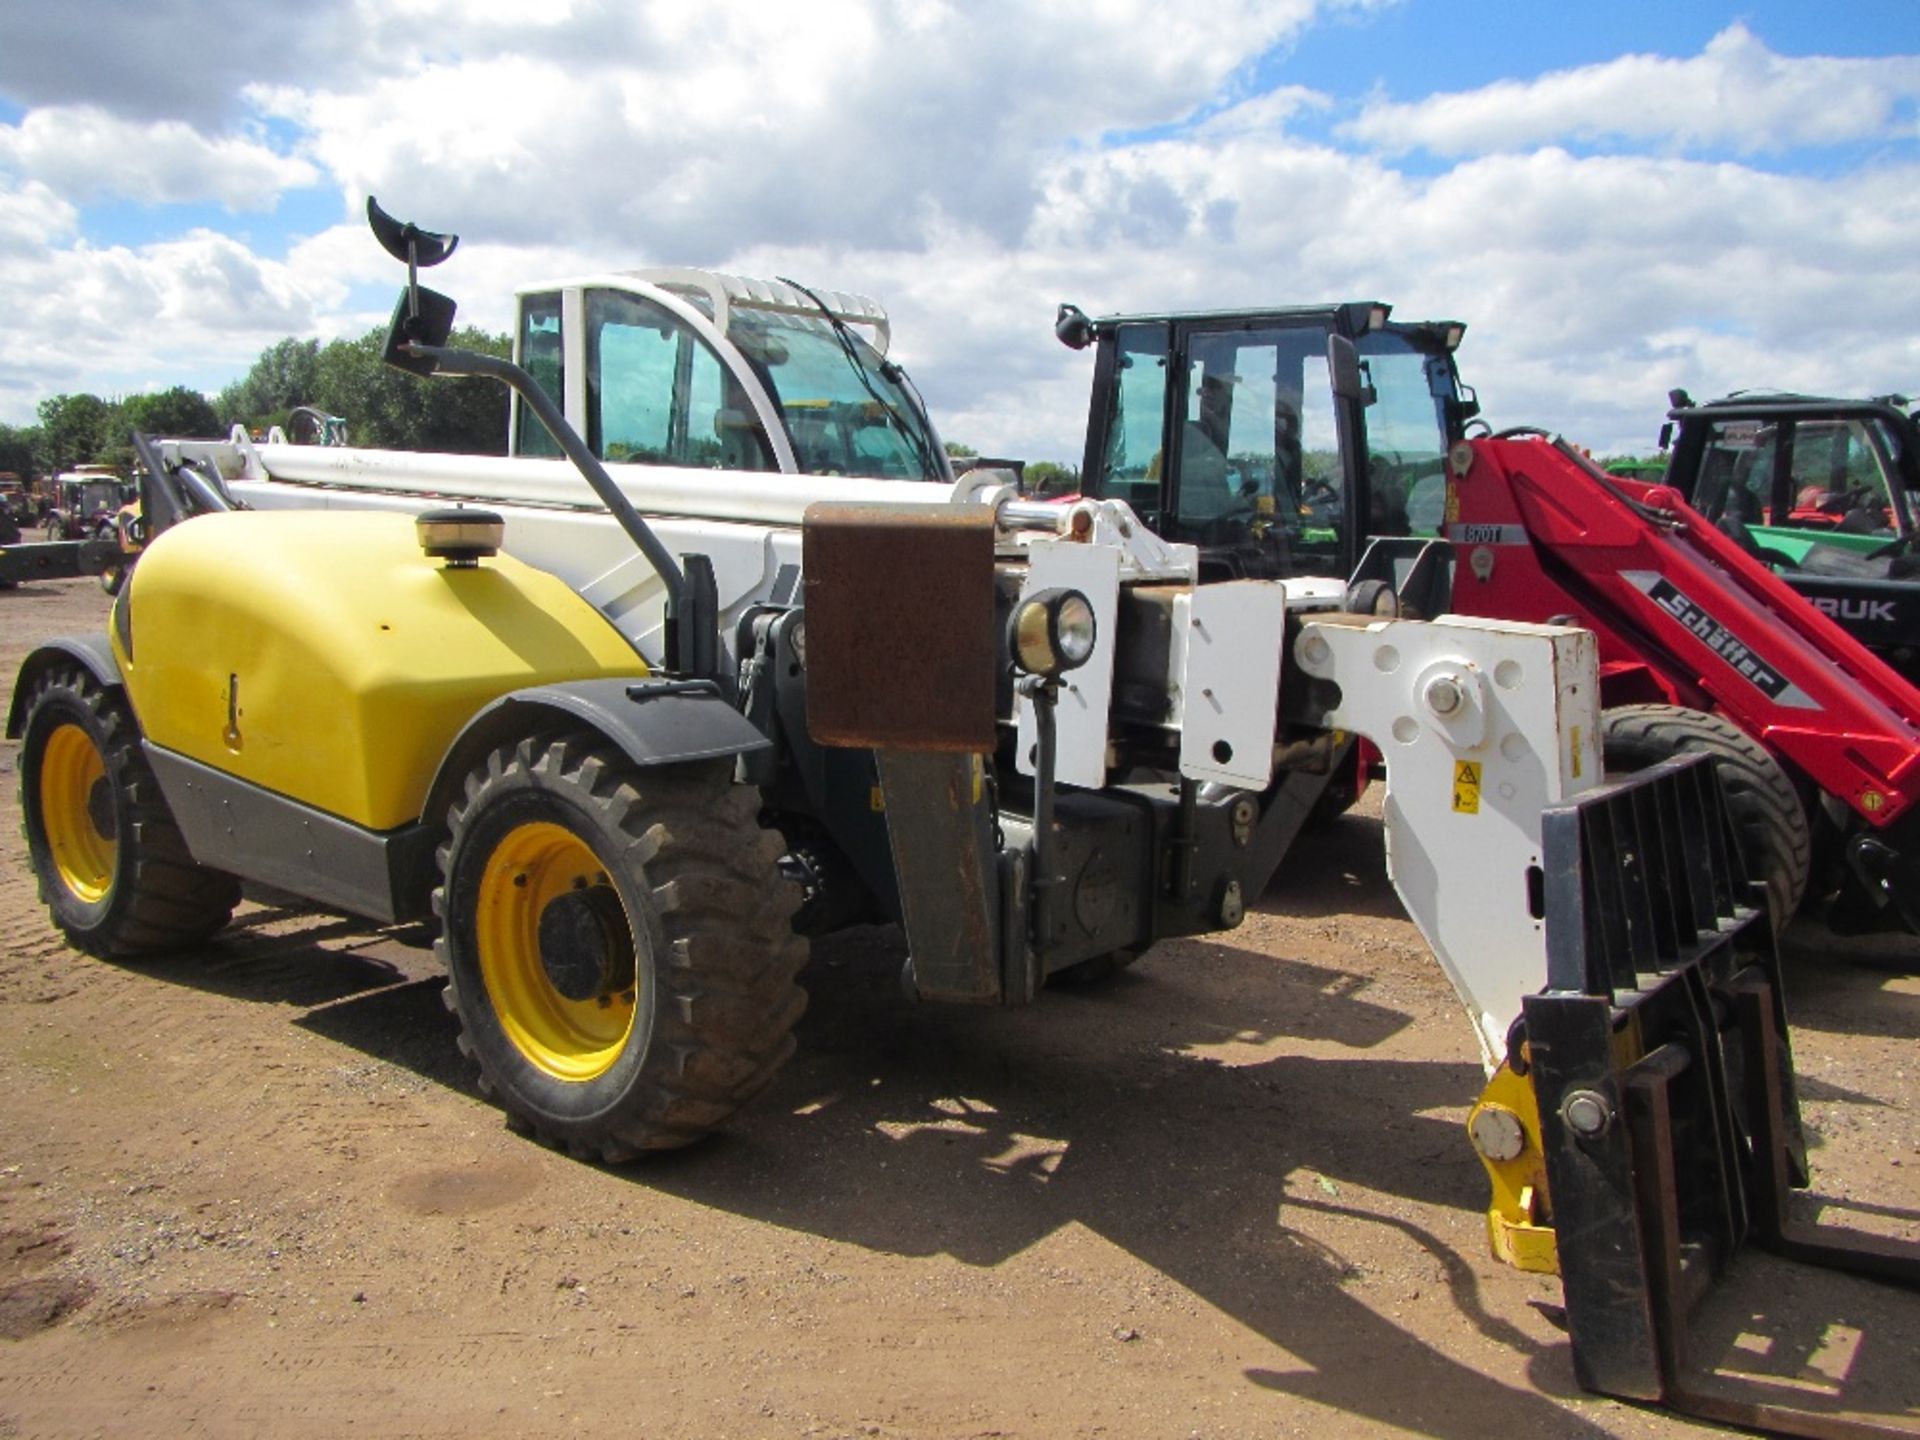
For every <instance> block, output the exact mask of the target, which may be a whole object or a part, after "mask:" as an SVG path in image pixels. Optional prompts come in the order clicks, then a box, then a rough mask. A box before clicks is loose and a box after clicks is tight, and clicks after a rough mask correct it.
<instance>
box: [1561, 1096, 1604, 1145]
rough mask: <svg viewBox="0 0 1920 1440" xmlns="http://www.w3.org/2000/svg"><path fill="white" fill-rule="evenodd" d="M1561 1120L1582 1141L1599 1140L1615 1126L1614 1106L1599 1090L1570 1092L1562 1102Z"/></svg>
mask: <svg viewBox="0 0 1920 1440" xmlns="http://www.w3.org/2000/svg"><path fill="white" fill-rule="evenodd" d="M1560 1118H1561V1120H1563V1121H1565V1122H1566V1126H1567V1128H1568V1129H1569V1130H1571V1131H1573V1133H1574V1134H1575V1135H1578V1136H1579V1137H1580V1138H1581V1139H1582V1140H1597V1139H1599V1138H1600V1137H1601V1136H1602V1135H1604V1134H1606V1133H1607V1129H1608V1127H1609V1126H1611V1125H1612V1124H1613V1106H1612V1104H1611V1103H1610V1102H1609V1101H1608V1100H1607V1097H1606V1096H1604V1095H1602V1094H1601V1093H1600V1092H1599V1091H1598V1090H1570V1091H1568V1092H1567V1097H1566V1098H1565V1099H1564V1100H1562V1101H1561V1102H1560Z"/></svg>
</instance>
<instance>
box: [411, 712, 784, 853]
mask: <svg viewBox="0 0 1920 1440" xmlns="http://www.w3.org/2000/svg"><path fill="white" fill-rule="evenodd" d="M543 715H544V717H546V718H548V719H550V720H551V721H555V722H559V723H561V724H565V725H572V726H578V727H583V728H587V729H591V730H595V731H597V732H598V733H600V734H601V735H604V736H606V738H607V739H608V740H610V741H612V742H613V743H614V744H615V745H618V746H619V747H620V749H621V750H622V751H623V752H625V754H626V756H627V758H628V759H629V760H631V761H632V762H633V763H634V764H635V765H637V766H640V767H641V768H643V769H644V768H647V767H649V766H654V765H674V764H685V763H690V762H694V761H700V760H720V759H727V758H730V757H732V756H736V755H747V754H751V753H753V752H754V751H757V750H764V749H766V748H767V747H768V746H769V745H771V744H772V743H773V742H772V741H770V740H769V739H768V738H767V737H766V736H765V735H763V734H761V733H760V731H758V730H757V729H755V728H754V726H753V722H752V721H750V720H748V719H747V718H746V716H744V715H742V714H741V713H740V712H739V711H738V710H736V709H734V708H733V706H732V705H730V704H728V703H727V701H726V699H725V697H724V696H722V695H721V693H720V689H719V687H718V686H717V685H715V684H714V683H713V682H712V681H710V680H665V679H633V678H631V677H629V678H625V679H610V680H573V681H567V682H564V683H561V684H554V685H535V686H532V687H530V688H528V689H525V690H516V691H514V692H513V693H512V694H509V695H503V696H501V697H500V698H499V699H498V700H496V701H494V702H493V703H492V704H491V705H488V706H487V707H486V708H485V709H483V710H481V711H480V712H479V713H478V714H477V715H475V716H474V717H473V719H472V720H470V721H468V722H467V726H466V728H465V729H464V730H462V731H461V732H460V734H459V736H458V737H457V738H456V739H455V740H454V742H453V744H452V745H451V746H450V747H449V748H448V750H447V754H446V758H445V759H444V760H442V761H441V762H440V769H439V771H438V773H437V774H436V775H435V776H434V780H433V787H432V789H431V790H429V791H428V794H427V804H426V808H425V809H424V810H423V811H422V812H421V816H422V819H424V820H428V821H432V820H434V819H437V818H439V817H443V816H444V815H445V814H446V811H447V808H448V807H449V806H450V805H451V804H452V803H453V799H454V796H455V794H456V793H457V787H458V786H459V785H460V783H461V781H462V780H463V779H465V777H466V775H467V772H468V771H470V770H471V769H472V768H473V767H474V766H475V765H477V764H479V763H480V761H481V760H482V759H484V758H485V757H486V754H487V752H488V751H490V750H492V749H493V748H495V747H496V746H498V745H501V744H504V743H506V742H507V741H508V740H511V739H517V738H519V737H520V736H523V735H527V734H530V733H532V732H533V731H534V730H536V729H538V728H540V724H539V722H540V720H541V719H542V718H543Z"/></svg>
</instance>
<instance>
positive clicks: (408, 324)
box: [380, 287, 458, 375]
mask: <svg viewBox="0 0 1920 1440" xmlns="http://www.w3.org/2000/svg"><path fill="white" fill-rule="evenodd" d="M416 304H417V305H418V306H419V313H418V314H415V313H414V306H415V305H416ZM457 308H458V307H457V306H455V304H454V302H453V299H452V297H451V296H447V295H442V294H441V293H440V292H439V291H437V290H427V289H423V288H420V287H413V288H411V289H407V290H402V291H401V292H400V298H399V299H398V300H397V301H395V302H394V306H393V319H392V320H390V321H389V322H388V323H387V343H386V345H385V347H384V348H383V349H382V350H381V351H380V358H381V360H382V361H384V362H385V363H386V364H388V365H391V366H393V367H394V368H395V369H396V370H406V371H408V372H410V373H412V374H414V375H431V374H433V372H434V371H435V369H436V368H438V363H439V362H437V361H436V360H435V359H434V358H433V357H432V356H431V355H421V354H418V353H416V352H414V351H412V350H410V349H408V348H407V346H408V345H410V344H420V345H431V346H434V347H435V348H439V347H441V346H444V345H445V344H446V343H447V340H448V337H450V336H451V335H452V334H453V314H454V311H455V310H456V309H457Z"/></svg>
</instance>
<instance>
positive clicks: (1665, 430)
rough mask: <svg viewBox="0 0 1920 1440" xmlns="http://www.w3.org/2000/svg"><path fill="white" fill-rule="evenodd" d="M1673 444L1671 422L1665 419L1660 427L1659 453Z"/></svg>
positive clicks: (1663, 452) (1662, 452) (1664, 451)
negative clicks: (1664, 422)
mask: <svg viewBox="0 0 1920 1440" xmlns="http://www.w3.org/2000/svg"><path fill="white" fill-rule="evenodd" d="M1672 446H1673V422H1672V421H1671V420H1669V421H1667V423H1666V424H1664V425H1662V426H1661V427H1660V453H1661V454H1662V455H1664V454H1666V453H1667V451H1668V450H1669V449H1671V448H1672Z"/></svg>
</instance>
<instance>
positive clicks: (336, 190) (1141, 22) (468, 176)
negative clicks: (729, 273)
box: [0, 0, 1920, 458]
mask: <svg viewBox="0 0 1920 1440" xmlns="http://www.w3.org/2000/svg"><path fill="white" fill-rule="evenodd" d="M81 10H82V7H74V6H71V5H68V4H63V3H56V0H14V3H13V4H12V5H10V6H9V7H8V8H7V9H6V11H5V12H4V16H3V17H0V422H8V423H21V422H25V421H29V420H31V418H32V416H33V412H34V407H35V405H36V404H37V403H38V401H39V400H40V399H42V398H44V397H45V396H47V395H50V394H55V393H60V392H63V391H70V390H93V391H96V392H97V393H103V394H116V393H126V392H129V391H132V390H138V389H142V388H151V387H158V386H164V385H168V384H173V383H188V384H192V385H195V386H198V387H201V388H204V389H207V390H215V389H217V388H218V387H219V386H220V385H222V384H224V383H226V382H227V381H229V380H231V379H233V378H234V377H235V376H237V375H238V374H239V373H241V372H242V371H244V369H245V367H246V365H247V364H248V363H249V362H250V360H251V359H252V358H253V356H255V355H256V354H258V352H259V351H260V350H261V349H262V348H264V347H265V346H266V345H268V344H271V343H273V342H274V341H275V340H277V339H279V338H281V337H282V336H285V335H288V334H296V335H302V336H306V335H314V336H319V337H322V338H330V337H332V336H336V335H355V334H358V333H361V332H363V331H364V330H365V329H366V328H367V327H369V326H370V325H371V324H373V323H375V321H376V320H377V319H378V318H380V316H381V313H382V312H383V311H384V309H385V306H386V297H387V295H388V294H389V293H390V291H391V287H392V284H393V279H394V276H393V275H392V273H390V270H389V267H388V264H387V262H386V261H385V260H384V258H383V257H381V256H380V255H379V254H378V252H377V251H376V250H375V248H374V246H373V245H372V242H371V240H370V239H369V238H368V237H367V236H366V235H365V232H364V229H362V228H361V227H360V226H359V224H358V222H357V221H356V220H355V218H354V216H355V215H356V214H357V212H358V210H359V207H360V205H361V203H362V201H363V198H364V196H365V195H366V194H367V193H368V192H370V191H371V192H374V193H378V194H379V195H380V196H381V198H382V200H383V201H384V202H385V203H387V204H388V205H389V206H391V207H392V208H394V209H396V210H397V211H399V212H401V213H405V214H408V215H411V216H414V217H416V218H418V219H420V220H421V221H422V222H423V223H426V224H430V225H435V226H439V227H443V228H449V229H454V230H458V231H460V232H461V233H462V234H463V235H464V237H465V239H466V242H467V243H466V245H465V246H464V247H463V250H462V252H461V254H460V256H459V257H457V259H456V262H455V263H454V264H453V265H450V266H449V267H448V271H447V272H445V279H446V281H447V283H448V285H449V286H450V288H453V289H454V291H455V293H457V294H458V295H459V296H460V297H461V299H462V303H463V313H464V314H465V315H467V316H468V317H469V318H471V319H474V320H476V321H478V322H480V323H483V324H490V325H493V326H495V327H500V328H503V327H504V326H505V324H506V323H507V320H508V316H509V314H510V305H511V298H510V297H511V293H512V291H513V289H514V288H515V287H516V286H517V285H520V284H525V283H529V282H532V281H535V280H538V279H541V278H543V277H548V276H552V275H554V274H557V273H563V272H568V271H578V270H581V269H587V268H597V267H612V268H626V267H630V266H634V265H640V264H658V263H689V264H712V265H717V266H721V267H724V268H733V269H737V270H741V271H744V272H746V273H776V272H777V273H783V274H798V275H801V276H803V277H810V278H812V279H815V280H817V281H818V282H819V283H822V284H826V285H831V286H833V287H835V288H840V289H848V290H860V291H865V292H867V293H870V294H873V295H875V296H876V297H878V298H879V299H881V300H882V301H883V303H885V304H887V305H888V307H889V308H890V309H891V310H892V311H893V312H894V314H895V334H896V337H897V338H896V350H897V353H898V354H899V355H900V356H901V357H902V358H903V359H905V360H906V361H907V363H908V364H909V365H910V366H911V367H912V368H913V369H914V370H915V372H916V374H917V376H918V378H919V380H920V383H921V387H922V389H923V390H924V391H925V392H926V394H927V397H928V400H929V402H930V404H931V405H932V408H933V410H934V413H935V416H936V419H937V420H939V421H940V423H941V425H942V428H943V430H944V431H945V432H946V433H947V434H948V435H950V436H952V437H955V438H960V439H964V440H966V441H968V442H969V443H972V444H975V445H977V446H979V447H981V448H983V449H990V450H993V451H995V452H997V453H1013V454H1025V455H1028V456H1031V457H1033V458H1074V457H1075V456H1076V455H1077V451H1078V448H1079V439H1080V428H1081V424H1082V421H1083V416H1084V406H1085V386H1086V379H1087V377H1086V375H1085V373H1084V366H1085V361H1084V357H1076V356H1073V355H1070V354H1068V353H1066V352H1063V351H1061V350H1059V348H1058V347H1057V346H1055V345H1054V344H1053V342H1052V340H1051V337H1050V321H1051V315H1052V309H1053V305H1054V303H1055V302H1056V301H1058V300H1060V299H1063V298H1072V299H1075V300H1076V301H1078V302H1079V303H1082V304H1083V305H1085V306H1086V307H1087V308H1088V309H1090V310H1096V311H1099V310H1107V311H1113V310H1140V309H1150V308H1174V307H1183V306H1194V307H1199V306H1219V305H1248V304H1258V303H1266V302H1272V303H1276V304H1279V303H1298V302H1305V301H1311V300H1320V299H1326V298H1347V297H1351V296H1355V295H1367V296H1379V297H1381V298H1386V299H1389V300H1393V301H1395V302H1396V303H1397V304H1398V305H1400V307H1401V308H1402V311H1403V313H1412V312H1420V313H1446V314H1449V315H1458V316H1461V317H1463V318H1465V319H1467V320H1468V322H1469V324H1470V327H1471V328H1470V331H1469V337H1468V341H1467V344H1466V346H1465V348H1464V349H1463V350H1462V352H1461V356H1460V359H1461V363H1462V366H1463V368H1464V369H1465V370H1466V372H1467V373H1468V375H1469V378H1470V379H1472V380H1473V381H1474V382H1475V383H1476V384H1477V385H1478V387H1479V389H1480V392H1481V395H1482V397H1483V399H1485V400H1486V402H1487V404H1488V408H1489V411H1490V413H1491V414H1492V415H1493V416H1494V417H1495V418H1496V419H1497V420H1499V421H1501V422H1503V423H1535V424H1542V425H1548V426H1552V427H1555V428H1562V429H1565V430H1566V431H1567V432H1568V433H1569V434H1571V435H1574V436H1575V437H1576V438H1580V439H1582V440H1584V441H1586V442H1587V443H1590V444H1594V445H1597V446H1601V447H1608V448H1611V447H1613V446H1616V445H1623V444H1628V443H1635V437H1641V436H1646V435H1650V433H1651V431H1652V429H1653V427H1654V426H1655V425H1657V421H1658V415H1657V408H1658V397H1659V396H1661V395H1662V394H1664V391H1665V389H1666V388H1668V387H1669V386H1671V385H1685V386H1686V387H1687V388H1689V389H1691V390H1692V391H1693V392H1694V393H1695V394H1710V393H1717V392H1719V391H1723V390H1726V389H1732V388H1744V387H1752V386H1759V385H1784V386H1792V387H1795V388H1803V389H1825V390H1833V391H1846V392H1865V391H1872V390H1888V389H1902V388H1904V389H1908V390H1912V389H1915V388H1920V339H1916V338H1915V337H1920V284H1916V283H1915V281H1916V279H1920V276H1916V274H1915V270H1916V268H1920V261H1917V260H1916V259H1915V258H1913V253H1914V250H1915V246H1914V244H1913V237H1914V236H1915V235H1916V233H1920V224H1916V221H1920V213H1917V207H1920V199H1917V198H1916V197H1920V183H1916V182H1920V104H1917V102H1920V23H1916V22H1917V21H1920V4H1916V3H1915V0H1868V3H1855V4H1837V5H1826V6H1813V5H1808V4H1804V3H1799V4H1784V3H1768V4H1758V5H1754V4H1749V5H1742V6H1732V5H1722V4H1709V3H1695V4H1675V3H1666V4H1658V5H1656V4H1649V3H1638V0H1625V3H1622V0H1615V3H1607V4H1598V3H1587V4H1558V5H1553V4H1530V5H1506V4H1498V5H1496V4H1487V3H1481V4H1471V3H1466V0H1397V3H1395V0H1215V3H1214V4H1212V5H1210V6H1209V7H1206V8H1205V10H1204V12H1202V11H1200V10H1197V9H1196V10H1195V11H1194V12H1193V13H1191V14H1188V13H1185V12H1182V11H1179V10H1169V9H1167V8H1166V7H1164V6H1159V5H1155V4H1152V3H1148V0H1114V3H1111V4H1107V5H1103V6H1101V7H1097V11H1096V7H1088V6H1084V5H1066V4H1061V5H1049V4H1034V3H1016V0H972V3H967V4H958V3H950V0H892V3H885V4H883V3H880V0H810V3H806V4H795V5H791V6H786V7H781V8H780V9H779V10H778V11H770V10H768V9H767V8H766V7H764V6H760V5H756V4H754V3H751V0H714V3H712V4H710V5H708V6H706V7H703V9H702V11H701V12H700V14H699V15H698V17H693V16H692V15H691V13H690V12H688V11H687V10H686V8H685V7H684V6H683V5H681V4H678V3H668V0H631V3H629V0H551V3H549V4H548V5H546V6H543V7H541V8H540V9H539V10H538V11H531V10H528V9H526V8H525V7H521V6H517V5H513V4H511V3H509V0H410V3H409V4H408V5H406V6H402V7H378V8H375V7H365V6H360V5H356V4H352V3H349V0H314V3H312V4H310V5H308V6H305V7H302V9H301V10H300V11H298V12H285V13H279V12H269V11H267V10H266V9H265V8H264V7H259V6H257V5H254V4H252V3H251V0H143V3H139V4H135V3H131V0H111V3H107V4H105V5H96V6H89V7H84V13H80V12H81ZM209 36H218V37H219V46H218V48H219V51H220V54H221V55H222V56H223V57H224V59H223V62H222V63H221V64H218V65H210V64H208V63H206V43H207V37H209ZM243 64H244V65H245V66H247V67H249V68H246V69H242V68H241V65H243Z"/></svg>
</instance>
